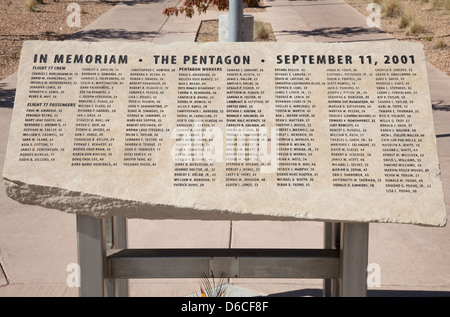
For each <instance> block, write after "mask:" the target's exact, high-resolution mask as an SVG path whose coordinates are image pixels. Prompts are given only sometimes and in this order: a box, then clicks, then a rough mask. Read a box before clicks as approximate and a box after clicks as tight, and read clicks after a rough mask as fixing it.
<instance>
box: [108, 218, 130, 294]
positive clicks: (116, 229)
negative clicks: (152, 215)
mask: <svg viewBox="0 0 450 317" xmlns="http://www.w3.org/2000/svg"><path fill="white" fill-rule="evenodd" d="M126 221H127V219H126V218H125V217H120V216H116V217H111V218H106V219H105V220H104V226H105V244H106V254H108V252H109V251H110V250H112V249H115V250H117V249H118V250H120V249H126V248H127V224H126ZM107 273H108V278H107V280H106V287H107V295H108V296H109V297H127V296H128V279H115V278H111V277H110V276H109V272H107Z"/></svg>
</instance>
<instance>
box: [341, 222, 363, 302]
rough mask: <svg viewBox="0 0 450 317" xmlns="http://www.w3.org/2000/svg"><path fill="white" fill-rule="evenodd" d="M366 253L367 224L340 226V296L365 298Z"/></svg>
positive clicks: (345, 224)
mask: <svg viewBox="0 0 450 317" xmlns="http://www.w3.org/2000/svg"><path fill="white" fill-rule="evenodd" d="M368 251H369V224H368V223H344V224H342V230H341V255H340V264H341V265H340V283H339V286H340V295H341V296H343V297H366V296H367V264H368V263H367V262H368Z"/></svg>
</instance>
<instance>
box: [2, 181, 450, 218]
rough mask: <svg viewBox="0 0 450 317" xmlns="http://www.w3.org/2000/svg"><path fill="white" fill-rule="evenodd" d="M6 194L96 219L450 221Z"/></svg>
mask: <svg viewBox="0 0 450 317" xmlns="http://www.w3.org/2000/svg"><path fill="white" fill-rule="evenodd" d="M3 182H4V185H5V192H6V195H7V196H8V197H9V198H11V199H13V200H15V201H17V202H19V203H21V204H25V205H35V206H40V207H44V208H49V209H56V210H59V211H63V212H66V213H70V214H77V215H87V216H92V217H96V218H108V217H112V216H123V217H126V218H140V219H149V220H206V221H221V220H237V221H238V220H252V221H256V220H270V221H317V222H346V223H361V222H364V223H393V224H410V225H411V224H412V225H419V226H424V227H445V226H446V223H447V218H446V217H445V219H444V220H443V222H442V223H440V224H426V223H421V222H415V223H414V222H403V221H400V220H398V219H394V218H383V219H378V218H377V219H371V220H367V219H366V220H364V221H358V220H346V219H322V218H312V217H311V216H310V215H308V216H305V217H301V216H298V217H289V216H280V215H257V214H251V213H241V212H237V211H236V212H231V211H226V210H211V209H196V208H189V207H179V206H174V205H163V204H152V203H145V202H138V201H133V200H125V199H118V198H111V197H104V196H99V195H93V194H87V193H83V192H77V191H71V190H67V189H63V188H58V187H49V186H42V185H33V184H26V183H23V182H21V181H13V180H10V179H8V178H6V177H3Z"/></svg>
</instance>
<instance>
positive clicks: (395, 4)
mask: <svg viewBox="0 0 450 317" xmlns="http://www.w3.org/2000/svg"><path fill="white" fill-rule="evenodd" d="M379 5H380V6H381V13H382V14H383V16H384V17H387V18H396V17H399V16H401V15H402V13H403V11H404V9H403V6H402V4H401V3H400V1H398V0H382V1H380V3H379Z"/></svg>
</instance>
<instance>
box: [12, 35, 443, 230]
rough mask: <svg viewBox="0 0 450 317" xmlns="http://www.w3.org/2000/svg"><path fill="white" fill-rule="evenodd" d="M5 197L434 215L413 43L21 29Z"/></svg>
mask: <svg viewBox="0 0 450 317" xmlns="http://www.w3.org/2000/svg"><path fill="white" fill-rule="evenodd" d="M17 87H18V88H17V94H16V100H15V105H14V110H13V118H12V123H11V129H10V136H9V143H8V149H7V154H6V160H5V167H4V171H3V179H4V183H5V185H6V192H7V195H8V196H9V197H11V198H12V199H15V200H17V201H19V202H21V203H24V204H35V205H40V206H44V207H48V208H54V209H58V210H62V211H65V212H71V213H77V214H86V215H92V216H95V217H106V216H112V215H122V216H126V217H129V218H132V217H139V218H147V219H204V220H211V219H212V220H220V219H273V220H295V219H299V220H319V221H349V222H395V223H411V224H419V225H430V226H442V225H445V223H446V211H445V204H444V198H443V197H444V195H443V190H442V183H441V179H440V171H439V160H438V156H437V149H436V140H435V132H434V125H433V117H432V109H431V101H430V96H429V88H428V80H427V72H426V66H425V58H424V52H423V47H422V46H421V45H420V44H417V43H403V42H384V43H370V44H368V43H326V44H324V43H301V44H296V43H295V44H294V43H207V44H196V43H175V44H170V45H162V46H158V45H154V44H151V43H117V42H114V43H107V42H106V43H105V42H102V43H80V42H75V41H74V42H72V41H64V42H39V41H30V42H26V43H25V44H24V47H23V51H22V55H21V61H20V71H19V79H18V86H17Z"/></svg>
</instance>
